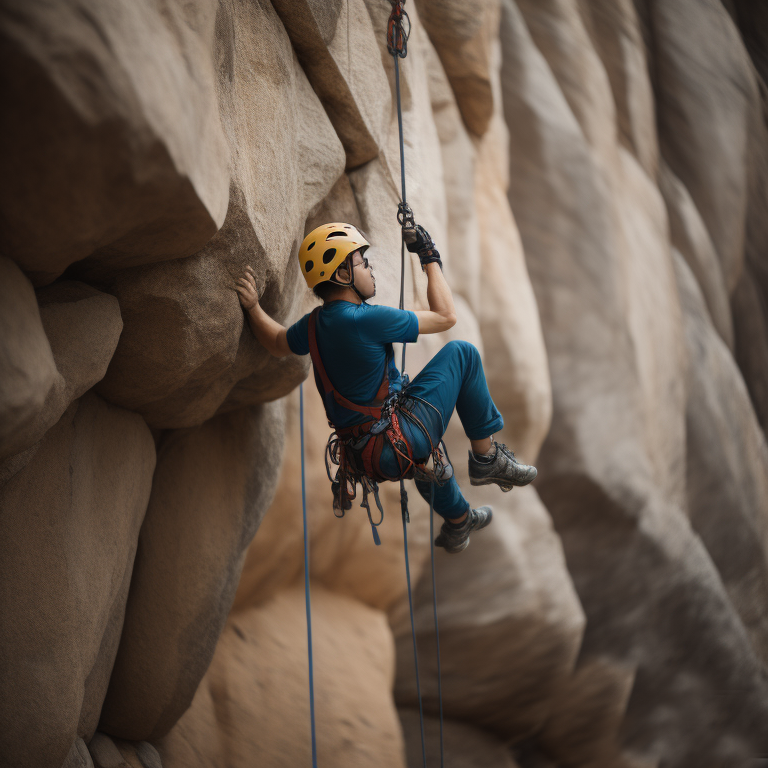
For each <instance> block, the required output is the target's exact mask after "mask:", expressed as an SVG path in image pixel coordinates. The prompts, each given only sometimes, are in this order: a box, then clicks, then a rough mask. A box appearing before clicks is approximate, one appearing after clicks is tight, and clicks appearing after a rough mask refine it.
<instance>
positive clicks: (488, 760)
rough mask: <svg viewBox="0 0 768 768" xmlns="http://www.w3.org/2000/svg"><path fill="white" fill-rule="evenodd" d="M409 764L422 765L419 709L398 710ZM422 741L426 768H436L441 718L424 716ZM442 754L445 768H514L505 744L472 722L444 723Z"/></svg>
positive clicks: (515, 767)
mask: <svg viewBox="0 0 768 768" xmlns="http://www.w3.org/2000/svg"><path fill="white" fill-rule="evenodd" d="M399 714H400V722H401V723H402V725H403V735H404V736H405V748H406V754H407V756H408V765H409V766H411V768H420V767H421V766H423V765H424V762H423V758H422V751H421V724H420V721H419V711H418V709H416V710H412V709H401V710H400V711H399ZM424 736H425V738H424V743H425V746H426V751H427V766H428V768H438V767H439V766H440V765H441V763H440V720H439V719H436V718H434V717H426V718H424ZM443 754H444V758H445V759H444V762H443V765H444V766H445V768H517V763H516V762H515V761H514V759H513V758H512V755H511V753H510V751H509V749H508V748H507V746H506V745H505V744H504V743H503V742H502V741H499V740H498V739H497V738H496V737H495V736H492V735H491V734H490V733H487V732H484V731H481V730H480V729H479V728H473V727H472V726H471V725H465V724H464V723H460V722H457V721H455V720H448V721H446V722H444V724H443Z"/></svg>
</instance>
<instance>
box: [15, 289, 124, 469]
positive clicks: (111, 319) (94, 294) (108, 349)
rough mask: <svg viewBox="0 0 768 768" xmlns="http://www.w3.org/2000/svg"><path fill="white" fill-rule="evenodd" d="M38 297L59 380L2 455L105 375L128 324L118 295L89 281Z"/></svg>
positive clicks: (39, 431)
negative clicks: (103, 291) (101, 289)
mask: <svg viewBox="0 0 768 768" xmlns="http://www.w3.org/2000/svg"><path fill="white" fill-rule="evenodd" d="M37 301H38V304H39V306H40V319H41V321H42V325H43V330H44V331H45V334H46V337H47V339H48V343H49V344H50V346H51V351H52V353H53V360H54V363H55V365H56V380H55V383H54V385H53V387H52V388H51V390H50V391H49V392H48V396H47V397H46V399H45V403H44V404H43V406H42V408H40V410H39V411H38V412H37V414H36V415H35V418H34V419H32V421H31V422H30V423H29V424H28V426H27V427H26V429H23V430H19V431H17V432H16V433H15V434H14V436H13V438H12V439H11V440H10V441H9V442H8V443H7V444H6V448H5V450H3V451H2V452H0V456H2V455H5V456H7V455H9V454H11V453H17V452H19V451H23V450H25V449H26V448H27V447H29V446H30V445H32V444H34V443H35V442H37V441H38V440H39V439H40V438H41V437H42V436H43V435H44V434H45V432H46V431H47V430H48V429H49V428H50V427H51V426H53V425H54V424H55V423H56V422H57V421H58V420H59V418H60V417H61V415H62V414H63V413H64V411H65V410H66V409H67V408H68V407H69V404H70V403H72V402H73V401H74V400H76V399H77V398H78V397H80V396H81V395H83V394H84V393H85V392H87V391H88V390H89V389H90V388H91V387H92V386H93V385H94V384H96V383H97V382H98V381H100V380H101V379H102V377H103V376H104V373H105V371H106V370H107V365H109V361H110V359H111V358H112V354H113V353H114V351H115V347H116V346H117V342H118V339H119V338H120V332H121V330H122V328H123V322H122V320H121V318H120V307H119V306H118V303H117V299H115V297H114V296H110V295H109V294H106V293H101V292H100V291H97V290H96V289H95V288H92V287H91V286H89V285H86V284H85V283H78V282H75V281H73V280H65V281H60V282H57V283H55V284H54V285H51V286H48V287H47V288H43V289H42V290H40V291H38V293H37Z"/></svg>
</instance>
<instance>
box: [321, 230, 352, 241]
mask: <svg viewBox="0 0 768 768" xmlns="http://www.w3.org/2000/svg"><path fill="white" fill-rule="evenodd" d="M332 237H349V233H347V232H339V231H338V230H336V232H331V234H330V235H328V237H326V238H325V239H326V240H330V239H331V238H332Z"/></svg>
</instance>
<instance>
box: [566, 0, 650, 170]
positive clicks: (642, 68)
mask: <svg viewBox="0 0 768 768" xmlns="http://www.w3.org/2000/svg"><path fill="white" fill-rule="evenodd" d="M579 11H580V13H581V17H582V20H583V23H584V26H585V29H586V31H587V33H588V34H589V36H590V40H591V44H592V45H593V46H594V48H595V52H596V53H597V54H598V56H599V57H600V60H601V62H602V65H603V67H604V68H605V71H606V74H607V75H608V81H609V84H610V87H611V94H612V96H613V102H614V107H615V114H616V124H617V128H618V140H619V143H620V145H621V146H622V147H624V148H625V149H626V150H627V151H629V152H631V153H632V154H633V155H634V156H635V159H636V160H637V162H638V163H639V164H640V166H641V167H642V168H643V170H644V171H645V172H646V173H647V174H648V176H650V177H651V178H654V177H655V176H656V172H657V169H658V163H659V145H658V138H657V136H656V122H655V121H656V107H655V104H654V101H653V88H652V86H651V80H650V76H649V73H648V66H649V64H648V59H647V56H646V50H645V42H644V40H643V34H642V29H641V25H640V20H639V18H638V12H637V8H636V6H635V4H634V3H633V2H632V0H584V2H580V3H579Z"/></svg>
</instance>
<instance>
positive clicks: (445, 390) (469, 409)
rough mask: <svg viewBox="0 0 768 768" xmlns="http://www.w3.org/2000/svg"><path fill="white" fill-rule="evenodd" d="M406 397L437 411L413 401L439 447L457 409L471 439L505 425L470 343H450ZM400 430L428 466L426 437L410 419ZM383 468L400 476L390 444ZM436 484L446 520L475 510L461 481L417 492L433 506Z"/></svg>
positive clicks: (436, 497)
mask: <svg viewBox="0 0 768 768" xmlns="http://www.w3.org/2000/svg"><path fill="white" fill-rule="evenodd" d="M404 395H405V396H406V397H407V396H408V395H412V396H414V397H418V398H421V399H422V400H426V401H427V402H428V403H431V404H432V405H433V406H434V408H430V406H429V405H425V404H424V403H420V402H419V401H418V400H414V401H411V402H412V403H413V404H414V406H413V414H414V415H415V416H416V417H417V418H418V419H419V420H420V421H421V422H422V423H423V424H424V426H425V427H426V428H427V430H428V431H429V436H430V438H431V439H432V443H433V444H434V445H435V446H436V445H437V444H438V442H439V441H440V439H441V438H442V437H443V434H444V433H445V430H446V429H447V427H448V422H449V421H450V420H451V416H453V410H454V408H455V409H456V412H457V413H458V414H459V419H460V420H461V425H462V426H463V427H464V432H465V433H466V435H467V437H468V438H469V439H470V440H482V439H483V438H486V437H489V436H490V435H492V434H493V433H494V432H498V431H499V430H500V429H501V428H502V427H503V426H504V419H503V418H502V416H501V414H500V413H499V410H498V408H496V406H495V405H494V404H493V400H491V395H490V392H488V384H487V382H486V381H485V373H484V372H483V363H482V361H481V360H480V353H479V352H478V351H477V347H475V345H474V344H470V343H469V342H466V341H451V342H448V344H446V345H445V346H444V347H443V348H442V349H441V350H440V351H439V352H438V353H437V354H436V355H435V356H434V357H433V358H432V360H430V361H429V363H428V364H427V365H426V366H425V367H424V370H422V371H421V373H420V374H419V375H418V376H416V378H415V379H414V380H413V381H412V382H411V383H410V384H409V385H408V386H407V388H406V389H405V390H404ZM400 425H401V427H402V429H403V432H404V433H405V436H406V438H407V439H408V441H409V442H410V444H411V446H412V447H413V455H414V458H415V459H416V460H417V461H418V462H420V463H421V462H424V461H426V459H427V458H428V457H429V453H430V445H429V441H428V440H427V437H426V435H424V433H423V432H422V430H421V429H420V428H419V427H418V426H415V425H413V424H411V422H410V421H408V420H407V419H405V418H401V419H400ZM381 468H382V469H383V470H384V471H385V472H386V473H387V474H390V475H397V474H398V465H397V460H396V458H395V454H394V451H393V450H392V447H391V446H390V445H389V443H385V445H384V449H383V450H382V453H381ZM430 485H431V486H432V487H433V489H434V509H435V512H437V513H438V514H439V515H441V516H442V517H444V518H447V519H451V518H456V517H461V516H462V515H463V514H464V513H465V512H466V511H467V509H469V503H468V502H467V500H466V499H465V498H464V496H463V494H462V493H461V488H459V484H458V483H457V482H456V478H455V477H452V478H451V479H450V480H448V481H447V482H446V483H445V484H444V485H442V486H440V485H437V484H436V483H428V482H419V481H417V482H416V487H417V489H418V491H419V493H420V494H421V495H422V496H423V497H424V499H425V500H426V501H427V502H429V496H430Z"/></svg>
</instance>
